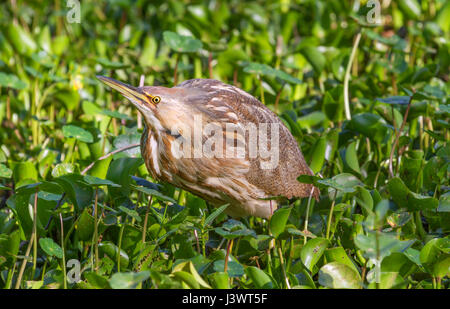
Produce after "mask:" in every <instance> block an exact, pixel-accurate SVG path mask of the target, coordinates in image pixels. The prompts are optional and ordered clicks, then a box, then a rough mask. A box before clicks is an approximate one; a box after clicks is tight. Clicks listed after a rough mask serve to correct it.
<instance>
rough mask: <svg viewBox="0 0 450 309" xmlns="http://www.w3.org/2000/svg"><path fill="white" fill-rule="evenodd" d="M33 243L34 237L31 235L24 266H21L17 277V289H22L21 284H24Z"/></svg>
mask: <svg viewBox="0 0 450 309" xmlns="http://www.w3.org/2000/svg"><path fill="white" fill-rule="evenodd" d="M33 242H34V235H33V234H31V237H30V242H29V243H28V246H27V250H26V252H25V257H24V258H23V261H22V265H21V266H20V270H19V274H18V276H17V280H16V285H15V289H19V288H20V283H21V282H22V276H23V272H24V271H25V266H26V265H27V260H28V257H29V255H30V251H31V246H32V245H33Z"/></svg>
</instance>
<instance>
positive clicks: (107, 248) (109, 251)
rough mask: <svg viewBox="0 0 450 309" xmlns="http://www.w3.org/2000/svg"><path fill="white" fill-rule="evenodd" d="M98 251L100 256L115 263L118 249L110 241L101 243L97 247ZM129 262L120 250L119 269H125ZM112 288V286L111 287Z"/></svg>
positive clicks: (124, 253)
mask: <svg viewBox="0 0 450 309" xmlns="http://www.w3.org/2000/svg"><path fill="white" fill-rule="evenodd" d="M98 251H99V253H100V254H105V255H107V256H108V257H109V258H110V259H111V260H113V261H114V262H117V258H118V254H119V247H117V246H116V245H115V244H114V243H112V242H110V241H103V242H101V243H100V244H99V245H98ZM129 262H130V258H129V257H128V255H127V254H126V252H125V251H124V250H123V249H120V267H121V268H123V269H124V268H127V266H128V264H129ZM110 283H111V282H110ZM111 286H112V285H111ZM113 288H114V287H113Z"/></svg>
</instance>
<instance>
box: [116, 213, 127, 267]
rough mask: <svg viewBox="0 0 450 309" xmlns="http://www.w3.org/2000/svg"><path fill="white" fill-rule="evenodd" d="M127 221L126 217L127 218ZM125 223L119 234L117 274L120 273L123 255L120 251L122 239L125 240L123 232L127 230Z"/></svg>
mask: <svg viewBox="0 0 450 309" xmlns="http://www.w3.org/2000/svg"><path fill="white" fill-rule="evenodd" d="M125 219H126V217H125ZM125 221H126V220H124V222H123V223H122V226H121V227H120V233H119V243H118V249H119V250H118V252H117V272H119V273H120V258H121V254H120V251H121V250H122V238H123V231H124V230H125Z"/></svg>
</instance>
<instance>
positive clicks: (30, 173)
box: [13, 161, 38, 183]
mask: <svg viewBox="0 0 450 309" xmlns="http://www.w3.org/2000/svg"><path fill="white" fill-rule="evenodd" d="M13 178H14V182H15V183H18V182H20V181H21V180H24V179H32V180H36V181H37V179H38V173H37V171H36V167H35V166H34V164H33V163H32V162H30V161H27V162H19V163H18V164H17V165H16V166H15V167H14V172H13Z"/></svg>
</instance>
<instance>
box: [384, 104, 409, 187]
mask: <svg viewBox="0 0 450 309" xmlns="http://www.w3.org/2000/svg"><path fill="white" fill-rule="evenodd" d="M412 99H413V96H411V97H410V98H409V101H408V107H407V108H406V112H405V115H404V116H403V122H402V125H401V126H400V129H399V130H398V131H397V133H396V134H395V140H394V143H393V144H392V149H391V154H390V156H389V175H390V176H391V178H392V177H394V170H393V168H392V161H393V159H394V152H395V148H397V144H398V140H399V139H400V134H401V132H402V131H403V128H404V127H405V124H406V120H407V119H408V113H409V109H410V107H411V102H412Z"/></svg>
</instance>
